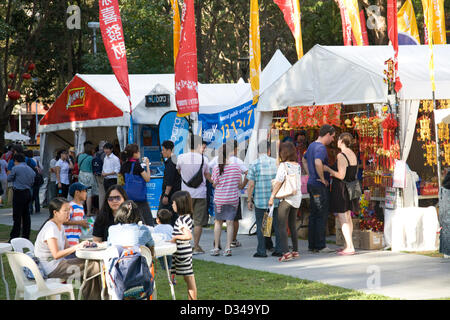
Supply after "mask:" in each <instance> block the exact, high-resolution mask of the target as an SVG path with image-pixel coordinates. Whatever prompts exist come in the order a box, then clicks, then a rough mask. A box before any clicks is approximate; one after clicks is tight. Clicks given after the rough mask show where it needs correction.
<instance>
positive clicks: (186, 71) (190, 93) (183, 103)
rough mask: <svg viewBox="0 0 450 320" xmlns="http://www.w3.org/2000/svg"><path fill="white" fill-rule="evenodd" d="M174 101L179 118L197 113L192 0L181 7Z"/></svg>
mask: <svg viewBox="0 0 450 320" xmlns="http://www.w3.org/2000/svg"><path fill="white" fill-rule="evenodd" d="M175 100H176V102H177V110H178V115H180V116H182V115H187V114H189V113H191V112H198V111H199V101H198V79H197V44H196V39H195V13H194V0H185V1H184V2H183V6H182V13H181V38H180V47H179V50H178V55H177V59H176V62H175Z"/></svg>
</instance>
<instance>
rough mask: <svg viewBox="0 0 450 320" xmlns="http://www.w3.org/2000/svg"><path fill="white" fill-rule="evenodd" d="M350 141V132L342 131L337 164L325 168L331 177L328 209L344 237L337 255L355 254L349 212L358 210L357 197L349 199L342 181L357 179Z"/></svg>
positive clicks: (355, 163)
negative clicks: (336, 217)
mask: <svg viewBox="0 0 450 320" xmlns="http://www.w3.org/2000/svg"><path fill="white" fill-rule="evenodd" d="M352 142H353V136H352V135H351V134H350V133H348V132H344V133H342V134H341V135H340V136H339V139H338V142H337V146H338V148H339V149H341V152H340V153H339V154H338V155H337V161H336V163H337V166H335V167H334V168H329V167H326V168H325V170H327V171H328V172H329V173H330V174H331V176H332V177H333V179H332V182H331V198H330V209H331V210H332V211H333V212H335V214H337V216H338V219H339V222H340V223H341V226H342V234H343V235H344V239H345V247H344V248H343V249H338V252H337V254H339V255H352V254H355V247H354V246H353V241H352V233H353V223H352V217H351V212H352V211H353V212H359V199H354V200H350V199H349V194H348V191H347V188H346V186H345V183H344V182H343V181H346V182H351V181H355V180H356V179H357V177H356V174H357V171H358V159H357V157H356V155H355V153H354V152H353V151H352V150H351V149H350V146H351V144H352Z"/></svg>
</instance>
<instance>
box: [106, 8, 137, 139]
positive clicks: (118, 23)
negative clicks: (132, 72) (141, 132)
mask: <svg viewBox="0 0 450 320" xmlns="http://www.w3.org/2000/svg"><path fill="white" fill-rule="evenodd" d="M98 6H99V20H100V31H101V33H102V39H103V44H104V46H105V50H106V53H107V55H108V60H109V63H110V64H111V68H112V70H113V72H114V75H115V76H116V79H117V81H118V82H119V85H120V87H121V88H122V90H123V92H124V93H125V95H126V96H127V98H128V101H129V103H130V115H131V113H132V107H131V97H130V81H129V79H128V64H127V50H126V47H125V38H124V35H123V28H122V19H121V18H120V10H119V1H118V0H99V1H98ZM129 130H130V131H131V132H129V134H128V136H129V138H131V139H132V138H133V134H132V130H133V127H132V122H131V123H130V127H129ZM129 143H133V140H131V141H130V140H129Z"/></svg>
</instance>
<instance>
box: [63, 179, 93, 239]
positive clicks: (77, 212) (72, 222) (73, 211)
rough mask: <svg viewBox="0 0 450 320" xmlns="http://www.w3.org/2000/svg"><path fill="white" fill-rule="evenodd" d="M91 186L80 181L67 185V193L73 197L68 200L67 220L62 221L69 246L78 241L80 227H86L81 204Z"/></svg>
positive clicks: (86, 223)
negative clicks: (68, 211) (68, 213)
mask: <svg viewBox="0 0 450 320" xmlns="http://www.w3.org/2000/svg"><path fill="white" fill-rule="evenodd" d="M90 188H91V187H88V186H85V185H84V184H82V183H80V182H75V183H72V184H71V185H70V187H69V195H70V196H71V197H73V199H72V201H71V202H70V215H69V220H68V221H67V222H65V223H64V228H65V232H66V237H67V240H68V241H69V246H71V247H72V246H75V245H77V244H78V243H80V236H81V228H88V226H89V225H88V222H87V221H86V220H85V219H84V207H83V204H84V202H85V201H86V199H87V190H88V189H90Z"/></svg>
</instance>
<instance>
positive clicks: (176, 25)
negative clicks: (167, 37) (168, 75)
mask: <svg viewBox="0 0 450 320" xmlns="http://www.w3.org/2000/svg"><path fill="white" fill-rule="evenodd" d="M170 3H171V5H172V11H173V64H174V65H175V63H176V61H177V55H178V50H179V47H180V32H181V25H180V10H179V9H178V0H170Z"/></svg>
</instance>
